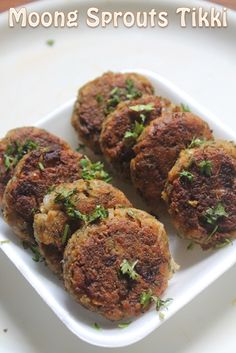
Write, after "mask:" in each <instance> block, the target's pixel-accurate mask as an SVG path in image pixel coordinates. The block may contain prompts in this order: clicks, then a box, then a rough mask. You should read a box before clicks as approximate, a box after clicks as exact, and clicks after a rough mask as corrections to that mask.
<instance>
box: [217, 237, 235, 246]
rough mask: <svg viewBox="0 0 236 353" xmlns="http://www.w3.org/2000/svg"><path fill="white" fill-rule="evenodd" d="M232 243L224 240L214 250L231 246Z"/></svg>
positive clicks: (226, 239) (229, 240)
mask: <svg viewBox="0 0 236 353" xmlns="http://www.w3.org/2000/svg"><path fill="white" fill-rule="evenodd" d="M232 244H233V242H232V240H231V239H228V238H225V239H224V240H223V241H222V242H220V243H218V244H216V246H215V247H216V248H217V249H221V248H224V247H225V246H228V245H232Z"/></svg>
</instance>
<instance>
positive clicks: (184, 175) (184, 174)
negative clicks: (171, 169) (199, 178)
mask: <svg viewBox="0 0 236 353" xmlns="http://www.w3.org/2000/svg"><path fill="white" fill-rule="evenodd" d="M179 176H180V178H187V179H188V180H189V181H191V182H192V181H193V174H192V173H190V172H188V171H187V170H182V172H180V173H179Z"/></svg>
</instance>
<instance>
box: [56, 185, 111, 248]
mask: <svg viewBox="0 0 236 353" xmlns="http://www.w3.org/2000/svg"><path fill="white" fill-rule="evenodd" d="M76 193H77V190H76V189H73V190H70V191H67V190H61V191H60V192H56V196H55V199H54V202H55V203H58V204H61V205H62V206H63V207H64V209H65V212H66V214H67V216H68V217H70V218H72V219H79V220H81V221H83V222H84V223H86V224H90V223H93V222H95V221H97V220H98V219H104V218H107V217H108V211H107V209H105V208H104V207H103V206H101V205H97V206H96V207H95V208H94V210H93V211H92V212H91V213H89V214H84V213H82V212H80V211H79V210H78V209H77V208H76V205H75V202H74V200H73V196H74V195H75V194H76ZM69 233H70V229H69V226H68V225H66V226H65V229H64V233H63V237H62V241H64V242H66V241H67V238H68V236H69Z"/></svg>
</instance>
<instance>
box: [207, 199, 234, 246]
mask: <svg viewBox="0 0 236 353" xmlns="http://www.w3.org/2000/svg"><path fill="white" fill-rule="evenodd" d="M228 216H229V215H228V213H227V212H226V211H225V208H224V206H223V205H222V204H221V203H220V202H219V203H218V204H217V205H216V206H215V207H209V208H208V209H207V210H206V212H205V214H204V219H205V220H206V222H207V223H208V224H210V225H212V227H213V230H212V231H211V233H210V234H209V236H208V239H209V238H211V237H212V236H213V235H214V234H215V233H216V232H217V230H218V228H219V226H218V224H217V222H218V220H219V219H220V218H221V217H228Z"/></svg>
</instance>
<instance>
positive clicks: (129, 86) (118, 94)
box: [104, 79, 142, 115]
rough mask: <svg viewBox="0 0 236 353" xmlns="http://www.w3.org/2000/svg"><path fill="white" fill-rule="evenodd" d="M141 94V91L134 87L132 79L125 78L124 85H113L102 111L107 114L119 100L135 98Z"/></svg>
mask: <svg viewBox="0 0 236 353" xmlns="http://www.w3.org/2000/svg"><path fill="white" fill-rule="evenodd" d="M141 96H142V92H141V91H140V90H138V89H137V88H136V87H135V85H134V82H133V80H130V79H127V80H126V81H125V87H114V88H113V89H112V90H111V92H110V95H109V99H108V101H107V104H106V108H105V110H104V112H105V114H106V115H107V114H109V113H111V112H112V111H113V110H114V109H115V107H116V106H117V105H118V104H119V103H120V102H121V101H124V100H130V99H136V98H139V97H141Z"/></svg>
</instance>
